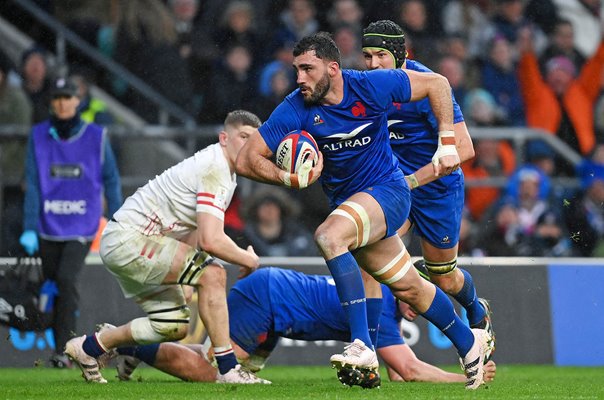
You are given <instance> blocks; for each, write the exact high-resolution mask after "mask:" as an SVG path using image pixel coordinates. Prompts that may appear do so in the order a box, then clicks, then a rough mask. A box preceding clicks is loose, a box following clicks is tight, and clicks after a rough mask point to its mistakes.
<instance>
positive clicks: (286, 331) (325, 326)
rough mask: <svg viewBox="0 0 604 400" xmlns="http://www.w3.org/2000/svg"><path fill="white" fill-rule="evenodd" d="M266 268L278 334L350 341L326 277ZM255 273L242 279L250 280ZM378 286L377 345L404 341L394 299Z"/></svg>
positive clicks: (332, 284)
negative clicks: (379, 314) (381, 296)
mask: <svg viewBox="0 0 604 400" xmlns="http://www.w3.org/2000/svg"><path fill="white" fill-rule="evenodd" d="M267 269H268V270H269V271H268V273H269V279H268V288H269V290H268V297H269V299H270V300H269V301H270V305H271V310H272V315H273V318H274V329H275V332H277V333H278V334H279V336H283V337H288V338H291V339H299V340H341V341H348V340H350V330H349V328H348V319H347V317H346V314H345V313H344V309H343V308H342V306H341V305H340V300H339V299H338V293H337V291H336V287H335V283H334V281H333V279H332V278H331V277H330V276H324V275H306V274H303V273H301V272H297V271H293V270H289V269H280V268H267ZM260 271H262V270H260ZM260 271H258V272H260ZM258 272H256V273H254V274H252V275H250V276H249V277H248V278H246V279H253V278H254V275H256V274H257V273H258ZM259 279H260V277H259ZM381 286H382V295H383V299H384V301H383V308H382V315H381V317H380V327H379V330H378V346H377V347H378V348H380V347H385V346H390V345H393V344H402V343H404V341H403V338H402V337H401V334H400V329H399V326H400V321H401V318H402V317H401V315H400V313H399V312H398V307H397V304H396V299H395V298H394V296H393V295H392V293H391V292H390V290H389V289H388V287H387V286H385V285H381Z"/></svg>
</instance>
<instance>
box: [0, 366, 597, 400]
mask: <svg viewBox="0 0 604 400" xmlns="http://www.w3.org/2000/svg"><path fill="white" fill-rule="evenodd" d="M447 369H448V370H451V371H457V370H456V369H455V368H454V367H450V368H447ZM103 371H104V372H103V375H104V376H105V378H107V380H108V381H109V383H108V384H107V385H98V384H87V383H85V382H84V381H83V379H82V378H81V377H80V372H79V370H77V369H73V370H55V369H50V368H31V369H17V368H5V369H0V399H7V400H9V399H10V400H24V399H62V400H69V399H103V400H118V399H119V400H122V399H124V400H130V399H132V400H134V399H145V400H152V399H158V400H159V399H161V400H167V399H179V400H182V399H200V398H201V399H216V400H218V399H220V400H223V399H225V400H226V399H242V400H250V399H262V400H264V399H342V400H344V399H346V400H355V399H368V398H371V399H397V400H400V399H467V398H472V399H474V398H484V399H487V398H488V399H495V400H497V399H515V400H516V399H556V400H559V399H604V368H571V367H553V366H541V365H540V366H532V365H531V366H526V365H522V366H520V365H498V366H497V377H496V379H495V381H494V382H492V383H490V384H488V385H487V386H483V387H481V388H480V389H479V390H477V391H468V390H465V389H464V387H463V385H462V384H434V383H394V382H393V383H391V382H389V381H388V379H387V378H386V379H384V381H383V382H382V387H381V388H380V389H374V390H363V389H361V388H359V387H353V388H349V387H344V386H342V385H340V384H339V382H338V381H337V379H336V375H335V370H332V369H330V368H329V367H281V366H269V367H268V368H266V370H264V371H263V372H262V373H260V376H262V377H263V378H266V379H270V380H272V381H273V384H272V385H262V386H261V385H253V386H245V385H217V384H211V383H186V382H181V381H179V380H177V379H175V378H172V377H170V376H168V375H165V374H163V373H161V372H159V371H156V370H154V369H152V368H139V369H138V370H137V371H136V372H135V374H134V380H133V381H131V382H119V381H118V380H117V379H116V378H113V375H114V373H113V372H114V371H113V370H111V369H105V370H103ZM381 372H382V377H386V371H385V370H384V371H381Z"/></svg>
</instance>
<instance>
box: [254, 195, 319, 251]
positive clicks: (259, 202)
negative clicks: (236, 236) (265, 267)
mask: <svg viewBox="0 0 604 400" xmlns="http://www.w3.org/2000/svg"><path fill="white" fill-rule="evenodd" d="M244 215H245V228H244V231H243V232H244V242H245V244H246V245H252V246H253V247H254V250H255V251H256V254H258V255H259V256H269V257H286V256H291V257H296V256H297V257H304V256H318V255H319V252H318V249H317V247H316V245H315V243H314V240H313V237H312V234H311V232H310V231H308V230H307V229H306V227H305V226H304V224H302V223H300V221H299V219H298V218H299V216H300V205H299V204H298V202H297V201H295V200H294V199H293V198H292V197H291V196H289V195H288V194H287V192H285V191H283V190H282V189H277V190H275V189H274V188H264V189H261V190H257V191H256V192H255V193H254V194H253V195H252V196H251V197H250V198H249V199H247V200H246V204H245V211H244Z"/></svg>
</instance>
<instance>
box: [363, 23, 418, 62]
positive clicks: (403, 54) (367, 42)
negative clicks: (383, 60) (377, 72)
mask: <svg viewBox="0 0 604 400" xmlns="http://www.w3.org/2000/svg"><path fill="white" fill-rule="evenodd" d="M363 48H372V49H379V50H384V51H386V52H388V53H390V55H391V56H392V58H393V59H394V68H401V67H402V66H403V63H404V62H405V60H406V59H407V47H406V46H405V34H404V32H403V30H402V28H401V27H400V26H398V25H397V24H395V23H394V22H392V21H389V20H381V21H377V22H372V23H371V24H369V26H367V28H365V29H364V30H363Z"/></svg>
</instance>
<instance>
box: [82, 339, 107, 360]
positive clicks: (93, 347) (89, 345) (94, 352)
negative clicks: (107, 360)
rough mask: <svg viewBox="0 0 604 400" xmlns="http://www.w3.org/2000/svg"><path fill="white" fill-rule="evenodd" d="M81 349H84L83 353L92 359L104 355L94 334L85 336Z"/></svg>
mask: <svg viewBox="0 0 604 400" xmlns="http://www.w3.org/2000/svg"><path fill="white" fill-rule="evenodd" d="M82 349H84V353H86V354H88V355H89V356H90V357H94V358H98V357H100V356H102V355H103V354H105V350H104V349H103V348H102V347H101V345H100V344H99V342H98V341H97V340H96V335H94V334H92V335H89V336H86V339H85V340H84V343H82Z"/></svg>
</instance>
